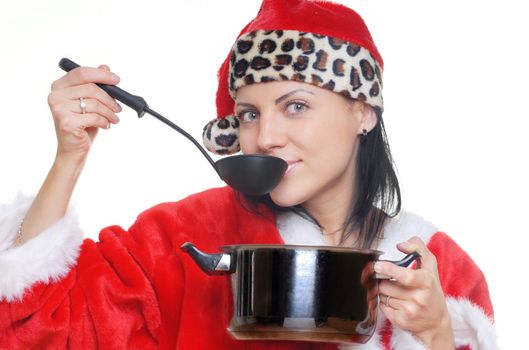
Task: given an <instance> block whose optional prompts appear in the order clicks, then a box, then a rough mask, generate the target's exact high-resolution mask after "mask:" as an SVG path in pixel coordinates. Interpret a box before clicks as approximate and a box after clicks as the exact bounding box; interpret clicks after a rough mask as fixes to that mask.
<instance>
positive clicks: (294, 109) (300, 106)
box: [287, 102, 308, 114]
mask: <svg viewBox="0 0 529 350" xmlns="http://www.w3.org/2000/svg"><path fill="white" fill-rule="evenodd" d="M307 107H308V106H307V105H306V104H305V103H302V102H291V103H289V104H288V105H287V111H288V113H291V114H298V113H302V112H305V110H306V109H307Z"/></svg>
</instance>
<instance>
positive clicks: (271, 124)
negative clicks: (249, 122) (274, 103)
mask: <svg viewBox="0 0 529 350" xmlns="http://www.w3.org/2000/svg"><path fill="white" fill-rule="evenodd" d="M286 131H287V130H286V129H285V125H284V122H283V120H282V118H281V116H279V115H277V114H275V113H261V116H260V118H259V133H258V135H257V146H258V147H259V150H260V152H261V153H265V154H266V153H271V152H272V151H274V150H275V149H277V148H281V147H283V146H284V145H285V143H286V139H287V138H286Z"/></svg>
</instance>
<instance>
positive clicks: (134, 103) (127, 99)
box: [59, 57, 222, 178]
mask: <svg viewBox="0 0 529 350" xmlns="http://www.w3.org/2000/svg"><path fill="white" fill-rule="evenodd" d="M59 67H61V69H62V70H64V71H66V72H69V71H71V70H72V69H74V68H77V67H80V66H79V65H78V64H77V63H75V62H74V61H72V60H70V59H68V58H66V57H65V58H62V59H61V60H60V61H59ZM97 86H99V87H100V88H101V89H103V90H105V91H106V92H107V93H108V94H109V95H110V96H112V97H114V98H115V99H117V100H119V101H121V102H123V103H124V104H126V105H127V106H129V107H130V108H132V109H134V110H135V111H136V112H137V113H138V117H139V118H141V117H143V115H144V114H145V112H147V113H149V114H150V115H152V116H153V117H155V118H156V119H158V120H160V121H161V122H163V123H165V124H166V125H168V126H170V127H171V128H173V129H175V130H176V131H178V132H179V133H180V134H182V135H184V136H185V137H186V138H187V139H189V141H191V142H193V144H194V145H195V146H196V147H197V148H198V150H199V151H200V152H201V153H202V154H203V155H204V157H206V159H207V160H208V162H209V164H211V166H212V167H213V169H215V171H216V172H217V174H218V175H219V176H220V174H219V170H218V169H217V167H216V165H215V162H214V161H213V159H212V158H211V157H210V156H209V154H207V152H206V150H204V148H203V147H202V146H200V144H199V143H198V142H197V140H195V138H194V137H193V136H191V135H190V134H188V133H187V132H186V131H185V130H184V129H182V128H181V127H179V126H178V125H176V124H175V123H173V122H172V121H170V120H169V119H167V118H165V117H164V116H162V115H161V114H160V113H157V112H156V111H153V110H152V109H150V108H149V106H148V105H147V102H145V100H144V99H143V97H140V96H135V95H133V94H131V93H128V92H127V91H125V90H123V89H120V88H118V87H117V86H114V85H107V84H97ZM220 177H221V178H222V176H220Z"/></svg>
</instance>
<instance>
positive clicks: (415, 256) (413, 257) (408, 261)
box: [375, 252, 421, 280]
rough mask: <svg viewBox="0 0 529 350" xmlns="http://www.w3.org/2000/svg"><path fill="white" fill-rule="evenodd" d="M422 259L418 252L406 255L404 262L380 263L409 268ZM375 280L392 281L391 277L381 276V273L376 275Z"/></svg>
mask: <svg viewBox="0 0 529 350" xmlns="http://www.w3.org/2000/svg"><path fill="white" fill-rule="evenodd" d="M420 258H421V254H419V253H418V252H411V253H410V254H408V255H406V256H405V257H404V258H403V259H402V260H398V261H391V260H379V261H386V262H390V263H393V264H395V265H397V266H400V267H408V266H409V265H411V263H412V262H414V261H415V260H417V259H420ZM375 278H376V279H379V280H387V279H391V277H389V276H386V275H383V274H380V273H375Z"/></svg>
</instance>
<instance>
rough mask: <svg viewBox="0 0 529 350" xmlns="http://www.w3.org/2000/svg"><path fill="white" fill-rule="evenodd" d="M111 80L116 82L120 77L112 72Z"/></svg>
mask: <svg viewBox="0 0 529 350" xmlns="http://www.w3.org/2000/svg"><path fill="white" fill-rule="evenodd" d="M112 80H113V81H115V82H118V81H119V80H120V78H119V77H118V76H117V75H116V74H114V73H112Z"/></svg>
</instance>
